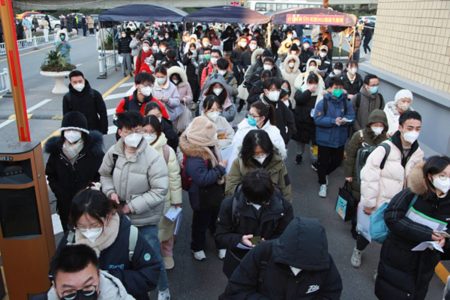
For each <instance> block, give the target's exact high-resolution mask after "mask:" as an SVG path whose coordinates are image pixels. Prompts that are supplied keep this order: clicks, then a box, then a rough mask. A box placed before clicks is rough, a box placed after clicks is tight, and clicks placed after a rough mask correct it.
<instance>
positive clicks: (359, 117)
mask: <svg viewBox="0 0 450 300" xmlns="http://www.w3.org/2000/svg"><path fill="white" fill-rule="evenodd" d="M359 93H360V95H361V96H360V97H359V98H360V101H359V107H358V105H357V104H358V103H357V99H358V94H356V95H355V96H353V98H352V104H353V109H354V110H355V115H356V118H355V122H353V128H354V130H355V131H357V130H361V129H364V128H365V127H366V125H367V122H368V120H369V115H370V113H371V112H372V111H374V110H375V109H383V108H384V101H383V96H382V95H381V94H380V93H376V94H375V95H371V94H370V93H369V92H368V91H367V90H366V88H365V87H364V86H363V87H362V88H361V90H360V92H359Z"/></svg>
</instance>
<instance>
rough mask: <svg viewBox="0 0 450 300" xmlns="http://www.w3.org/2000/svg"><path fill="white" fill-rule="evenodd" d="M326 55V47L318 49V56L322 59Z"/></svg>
mask: <svg viewBox="0 0 450 300" xmlns="http://www.w3.org/2000/svg"><path fill="white" fill-rule="evenodd" d="M327 55H328V47H327V46H326V45H322V46H320V48H319V56H320V57H321V58H324V57H326V56H327Z"/></svg>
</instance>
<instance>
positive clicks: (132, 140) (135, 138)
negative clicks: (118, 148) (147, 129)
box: [124, 133, 142, 148]
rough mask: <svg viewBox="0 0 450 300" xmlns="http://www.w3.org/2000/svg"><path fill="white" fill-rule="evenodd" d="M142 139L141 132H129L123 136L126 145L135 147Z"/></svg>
mask: <svg viewBox="0 0 450 300" xmlns="http://www.w3.org/2000/svg"><path fill="white" fill-rule="evenodd" d="M141 140H142V134H140V133H131V134H129V135H127V136H126V137H125V140H124V141H125V144H126V145H127V146H128V147H131V148H136V147H137V146H138V145H139V143H140V142H141Z"/></svg>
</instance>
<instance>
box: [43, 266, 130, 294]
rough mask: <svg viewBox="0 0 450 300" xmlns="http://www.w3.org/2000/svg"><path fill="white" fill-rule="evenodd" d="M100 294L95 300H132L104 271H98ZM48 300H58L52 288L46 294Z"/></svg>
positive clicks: (120, 284)
mask: <svg viewBox="0 0 450 300" xmlns="http://www.w3.org/2000/svg"><path fill="white" fill-rule="evenodd" d="M99 286H100V293H99V296H98V298H97V300H110V299H116V300H134V298H133V296H131V295H129V294H128V293H127V291H126V290H125V287H124V286H123V284H122V283H121V282H120V280H119V279H117V278H116V277H114V276H113V275H111V274H109V273H108V272H106V271H102V270H100V283H99ZM47 299H48V300H59V299H60V298H59V297H58V294H56V289H55V287H54V286H52V287H51V288H50V290H49V291H48V293H47Z"/></svg>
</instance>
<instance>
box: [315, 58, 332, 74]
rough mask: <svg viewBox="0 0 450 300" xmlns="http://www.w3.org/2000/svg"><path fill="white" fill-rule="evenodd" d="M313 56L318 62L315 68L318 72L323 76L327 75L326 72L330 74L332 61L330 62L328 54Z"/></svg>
mask: <svg viewBox="0 0 450 300" xmlns="http://www.w3.org/2000/svg"><path fill="white" fill-rule="evenodd" d="M314 58H315V59H316V61H317V62H318V63H319V64H318V68H317V69H318V71H319V73H320V74H321V75H322V77H323V78H325V77H327V76H328V74H330V72H331V71H332V70H333V63H332V62H331V59H329V58H328V56H325V57H320V56H315V57H314Z"/></svg>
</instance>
